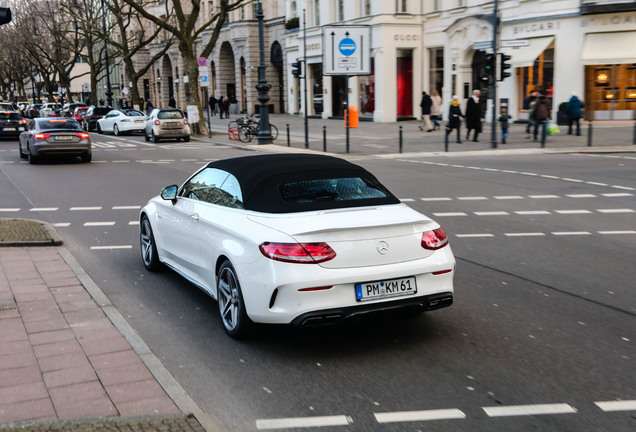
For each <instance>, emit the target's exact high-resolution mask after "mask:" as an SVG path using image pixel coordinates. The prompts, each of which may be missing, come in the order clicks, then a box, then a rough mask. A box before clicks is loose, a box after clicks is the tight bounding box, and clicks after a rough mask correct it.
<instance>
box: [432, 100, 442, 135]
mask: <svg viewBox="0 0 636 432" xmlns="http://www.w3.org/2000/svg"><path fill="white" fill-rule="evenodd" d="M431 100H432V102H433V107H432V109H431V120H433V125H434V126H433V130H437V129H439V128H440V126H439V122H440V121H441V120H442V97H441V96H440V95H439V92H438V91H437V90H433V95H432V96H431Z"/></svg>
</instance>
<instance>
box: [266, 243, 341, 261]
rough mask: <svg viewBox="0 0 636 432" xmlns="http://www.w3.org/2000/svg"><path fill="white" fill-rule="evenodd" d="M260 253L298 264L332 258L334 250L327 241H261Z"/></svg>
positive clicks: (274, 258)
mask: <svg viewBox="0 0 636 432" xmlns="http://www.w3.org/2000/svg"><path fill="white" fill-rule="evenodd" d="M258 248H259V250H260V251H261V253H262V254H263V255H264V256H266V257H267V258H269V259H273V260H275V261H283V262H290V263H300V264H316V263H320V262H324V261H329V260H331V259H334V258H335V256H336V252H334V250H333V249H331V246H329V245H328V244H327V243H270V242H265V243H262V244H261V245H260V246H259V247H258Z"/></svg>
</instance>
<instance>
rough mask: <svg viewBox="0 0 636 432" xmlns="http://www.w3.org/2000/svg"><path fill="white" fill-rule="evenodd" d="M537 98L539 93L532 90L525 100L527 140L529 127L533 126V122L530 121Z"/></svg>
mask: <svg viewBox="0 0 636 432" xmlns="http://www.w3.org/2000/svg"><path fill="white" fill-rule="evenodd" d="M538 97H539V92H538V91H536V90H533V91H531V92H530V95H529V96H528V99H526V104H527V109H528V124H527V125H526V138H528V139H529V138H530V127H531V126H532V125H534V121H533V120H532V119H533V114H532V111H534V106H535V105H536V103H537V98H538Z"/></svg>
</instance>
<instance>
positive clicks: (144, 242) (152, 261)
mask: <svg viewBox="0 0 636 432" xmlns="http://www.w3.org/2000/svg"><path fill="white" fill-rule="evenodd" d="M139 245H140V246H141V261H142V262H143V263H144V267H146V270H148V271H151V272H155V271H158V270H160V269H161V267H162V265H161V261H159V253H158V252H157V244H156V243H155V235H154V234H153V233H152V227H151V226H150V220H149V219H148V216H145V215H144V216H143V217H142V218H141V225H140V227H139Z"/></svg>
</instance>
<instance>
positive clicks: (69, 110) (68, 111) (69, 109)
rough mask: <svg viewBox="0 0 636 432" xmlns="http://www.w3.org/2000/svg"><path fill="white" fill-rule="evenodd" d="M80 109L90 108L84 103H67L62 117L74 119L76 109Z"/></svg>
mask: <svg viewBox="0 0 636 432" xmlns="http://www.w3.org/2000/svg"><path fill="white" fill-rule="evenodd" d="M78 107H86V108H88V106H87V105H86V104H84V103H75V102H74V103H66V104H64V107H62V115H63V116H64V117H73V113H74V112H75V108H78Z"/></svg>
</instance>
